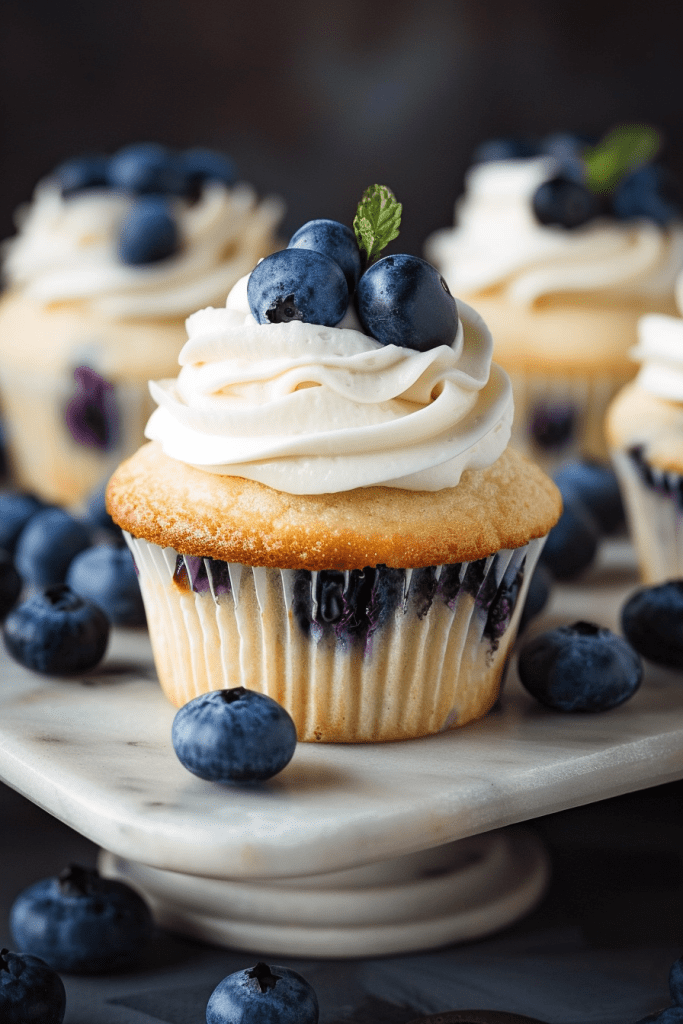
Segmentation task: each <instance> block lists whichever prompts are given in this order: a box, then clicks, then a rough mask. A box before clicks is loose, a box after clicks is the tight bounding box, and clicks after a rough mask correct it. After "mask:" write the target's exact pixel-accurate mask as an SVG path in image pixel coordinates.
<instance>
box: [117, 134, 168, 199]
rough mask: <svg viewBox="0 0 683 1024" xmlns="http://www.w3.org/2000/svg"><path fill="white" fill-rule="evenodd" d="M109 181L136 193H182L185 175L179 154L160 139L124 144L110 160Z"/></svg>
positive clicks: (121, 188) (123, 189) (125, 190)
mask: <svg viewBox="0 0 683 1024" xmlns="http://www.w3.org/2000/svg"><path fill="white" fill-rule="evenodd" d="M108 178H109V184H110V186H111V187H112V188H114V189H119V190H120V191H122V192H132V193H133V194H135V195H182V194H183V192H184V191H185V184H186V181H185V175H184V173H183V168H182V164H181V161H180V160H179V159H178V157H177V155H176V154H175V153H173V152H172V150H170V149H168V148H167V147H166V146H162V145H161V144H160V143H158V142H139V143H135V144H133V145H131V146H125V147H124V148H123V149H120V150H119V151H118V153H115V154H114V156H113V157H111V159H110V161H109V171H108Z"/></svg>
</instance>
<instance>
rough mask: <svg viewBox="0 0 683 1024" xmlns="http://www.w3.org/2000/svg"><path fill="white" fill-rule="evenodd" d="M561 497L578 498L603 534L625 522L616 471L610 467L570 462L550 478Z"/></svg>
mask: <svg viewBox="0 0 683 1024" xmlns="http://www.w3.org/2000/svg"><path fill="white" fill-rule="evenodd" d="M553 479H554V481H555V483H556V484H557V486H558V487H559V489H560V493H561V494H562V497H563V498H565V499H567V498H570V497H572V496H574V497H576V498H578V499H579V500H580V501H582V502H583V504H584V505H585V506H586V508H587V509H588V510H589V512H590V513H591V515H592V516H593V518H594V519H596V520H597V523H598V526H599V527H600V529H601V530H602V531H603V533H614V531H615V530H617V529H618V528H619V527H620V526H621V525H622V523H623V522H624V506H623V503H622V500H621V492H620V490H619V483H618V481H617V477H616V474H615V472H614V470H613V469H611V468H610V467H609V466H603V465H601V464H600V463H599V462H590V461H588V460H584V461H580V462H569V463H567V464H566V465H565V466H563V467H562V469H560V470H559V471H558V472H557V473H556V474H555V476H554V477H553Z"/></svg>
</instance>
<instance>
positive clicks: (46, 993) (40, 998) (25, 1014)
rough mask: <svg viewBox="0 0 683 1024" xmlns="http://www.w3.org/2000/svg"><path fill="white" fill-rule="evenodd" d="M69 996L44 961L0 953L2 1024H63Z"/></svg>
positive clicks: (37, 958)
mask: <svg viewBox="0 0 683 1024" xmlns="http://www.w3.org/2000/svg"><path fill="white" fill-rule="evenodd" d="M65 1011H66V992H65V991H64V984H63V982H62V979H61V978H60V977H59V975H58V974H57V973H56V972H55V971H54V970H53V969H52V968H51V967H48V965H47V964H46V963H45V961H44V960H41V959H40V958H39V957H37V956H31V955H30V954H27V953H11V952H10V950H9V949H0V1020H1V1021H2V1024H62V1021H63V1020H64V1013H65Z"/></svg>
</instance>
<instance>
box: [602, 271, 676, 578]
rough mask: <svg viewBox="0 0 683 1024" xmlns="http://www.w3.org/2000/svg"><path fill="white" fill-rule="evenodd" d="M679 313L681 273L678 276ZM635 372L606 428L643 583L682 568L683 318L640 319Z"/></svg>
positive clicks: (611, 410) (613, 406)
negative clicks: (638, 367) (636, 374)
mask: <svg viewBox="0 0 683 1024" xmlns="http://www.w3.org/2000/svg"><path fill="white" fill-rule="evenodd" d="M677 297H678V304H679V307H680V310H681V312H682V313H683V275H681V276H680V277H679V279H678V286H677ZM638 334H639V342H638V345H637V347H636V348H635V349H634V350H633V353H632V355H633V357H634V358H635V359H636V360H638V362H640V363H641V368H640V371H639V373H638V376H637V377H636V379H635V380H634V381H633V382H632V383H630V384H628V385H627V386H626V387H625V388H623V389H622V390H621V391H620V392H619V394H618V395H617V397H616V398H615V399H614V401H613V402H612V404H611V405H610V407H609V409H608V412H607V420H606V433H607V437H608V441H609V444H610V447H611V450H612V461H613V463H614V467H615V469H616V472H617V476H618V478H619V484H620V486H621V490H622V494H623V496H624V503H625V508H626V514H627V517H628V521H629V527H630V531H631V536H632V539H633V542H634V544H635V547H636V552H637V555H638V561H639V565H640V572H641V575H642V577H643V580H644V581H645V582H646V583H663V582H665V581H666V580H670V579H673V578H674V577H680V576H683V319H681V318H680V317H670V316H663V315H661V314H659V315H658V314H649V315H648V316H645V317H643V319H642V320H641V321H640V324H639V325H638Z"/></svg>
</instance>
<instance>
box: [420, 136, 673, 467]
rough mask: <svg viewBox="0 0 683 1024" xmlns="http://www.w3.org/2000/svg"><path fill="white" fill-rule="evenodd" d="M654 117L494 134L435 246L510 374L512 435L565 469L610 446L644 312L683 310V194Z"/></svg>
mask: <svg viewBox="0 0 683 1024" xmlns="http://www.w3.org/2000/svg"><path fill="white" fill-rule="evenodd" d="M657 144H658V142H657V137H656V135H655V134H654V133H653V132H652V131H651V130H649V129H646V128H639V127H638V126H626V127H624V128H621V129H617V130H615V131H614V132H612V133H610V134H609V135H608V136H606V137H605V139H603V140H602V142H601V143H599V144H598V145H595V146H588V145H587V144H585V143H582V142H581V141H580V140H578V139H573V138H571V137H567V136H551V137H549V138H548V139H547V140H545V141H544V143H542V144H541V145H539V146H526V147H524V148H520V147H519V146H514V145H512V144H510V145H508V146H504V145H503V144H502V143H501V144H499V145H498V146H495V147H491V145H489V146H488V147H485V148H484V149H483V151H481V152H480V153H479V162H478V163H476V164H475V166H473V167H472V169H471V170H470V171H469V172H468V174H467V177H466V187H465V193H464V195H463V197H462V198H461V199H459V200H458V202H457V203H456V212H455V217H456V225H455V227H454V228H450V229H446V230H443V231H439V232H437V233H436V234H435V235H432V236H431V237H430V238H429V239H428V241H427V243H426V252H427V258H428V259H430V260H431V261H432V262H433V263H434V264H435V265H436V266H437V267H439V269H440V270H441V272H442V273H443V274H444V276H445V278H446V280H447V281H448V283H449V285H450V286H451V288H452V289H453V291H454V293H456V294H458V295H460V296H463V297H464V298H465V299H466V300H467V301H468V302H471V303H472V304H473V305H475V306H476V308H477V309H478V310H479V311H480V313H481V314H482V316H483V317H484V319H485V320H486V322H487V323H488V324H489V326H490V328H491V331H492V333H493V336H494V339H495V350H494V357H495V358H496V359H498V360H499V361H500V363H501V364H502V365H503V366H504V367H505V369H506V370H507V371H508V373H509V374H510V376H511V379H512V383H513V389H514V395H515V409H516V415H515V429H514V432H513V444H514V445H515V446H516V447H518V448H519V449H520V450H522V451H524V452H526V453H528V454H529V455H531V456H532V457H533V458H534V459H536V460H537V461H539V462H540V463H541V465H543V466H544V467H546V468H548V469H554V468H555V467H556V466H557V465H559V464H561V463H562V462H566V461H569V460H570V459H574V458H577V457H584V458H589V459H595V460H599V461H603V462H604V461H606V460H607V449H606V445H605V441H604V435H603V420H604V414H605V410H606V408H607V405H608V403H609V401H610V399H611V398H612V397H613V395H614V394H615V393H616V391H617V390H619V388H621V387H622V386H623V385H624V384H625V383H626V382H627V381H628V380H629V379H630V378H631V377H632V376H633V373H634V368H633V365H632V363H631V362H630V361H629V359H628V352H629V349H630V348H632V346H633V345H634V344H635V342H636V329H637V324H638V321H639V319H640V318H641V317H642V316H643V315H644V314H645V313H647V312H653V311H654V312H659V313H663V314H668V315H672V314H674V312H675V305H674V284H675V280H676V276H677V274H678V273H679V271H680V270H681V269H682V268H683V221H681V206H680V204H679V203H678V202H677V201H676V200H675V198H674V197H673V183H672V180H671V177H670V175H669V174H668V172H667V171H666V170H665V169H664V168H663V167H662V166H661V165H659V164H655V163H652V162H648V160H649V159H650V158H652V157H653V156H654V154H655V150H656V147H657Z"/></svg>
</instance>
